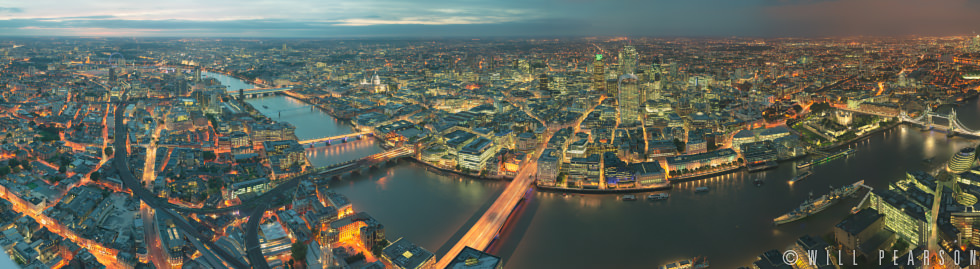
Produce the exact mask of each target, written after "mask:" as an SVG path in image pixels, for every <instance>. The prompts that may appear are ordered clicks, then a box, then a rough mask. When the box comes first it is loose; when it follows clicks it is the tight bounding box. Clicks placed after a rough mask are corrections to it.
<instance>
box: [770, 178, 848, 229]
mask: <svg viewBox="0 0 980 269" xmlns="http://www.w3.org/2000/svg"><path fill="white" fill-rule="evenodd" d="M863 184H864V180H861V181H858V182H855V183H854V184H851V185H846V186H843V187H840V188H837V189H834V190H831V191H830V193H828V194H824V195H823V196H820V197H818V198H816V199H807V200H806V201H803V203H802V204H800V206H799V207H797V208H796V209H793V211H790V212H789V213H786V214H783V215H782V216H779V217H777V218H775V219H773V220H772V222H773V224H774V225H780V224H785V223H790V222H794V221H797V220H800V219H803V218H806V217H809V216H810V215H814V214H817V213H820V212H821V211H823V210H824V209H827V208H828V207H830V206H831V205H834V204H836V203H837V202H839V201H840V200H841V199H844V197H847V196H850V195H852V194H854V193H855V192H857V190H858V188H859V187H860V186H861V185H863Z"/></svg>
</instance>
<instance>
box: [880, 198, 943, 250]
mask: <svg viewBox="0 0 980 269" xmlns="http://www.w3.org/2000/svg"><path fill="white" fill-rule="evenodd" d="M910 190H912V189H910ZM916 190H917V189H914V190H912V191H913V192H915V194H914V196H913V197H912V198H921V199H920V200H922V201H926V203H929V202H932V199H933V196H932V195H931V194H927V193H925V192H920V191H916ZM904 193H905V191H902V190H900V189H892V190H878V189H876V190H874V191H872V192H871V195H870V196H868V204H869V205H870V206H869V207H870V208H872V209H874V210H877V211H878V212H879V213H881V214H884V215H885V220H884V226H885V228H887V229H888V230H890V231H893V232H895V234H897V235H898V236H899V237H901V238H902V239H903V240H906V241H907V242H910V243H912V245H914V246H919V245H921V244H925V243H926V242H928V238H929V233H930V229H931V227H932V225H931V224H932V220H931V218H929V216H931V215H932V213H931V211H932V210H931V208H927V207H925V206H923V205H922V204H921V203H920V202H917V201H915V200H912V199H909V198H910V197H908V196H906V194H904Z"/></svg>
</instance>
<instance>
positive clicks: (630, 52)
mask: <svg viewBox="0 0 980 269" xmlns="http://www.w3.org/2000/svg"><path fill="white" fill-rule="evenodd" d="M639 57H640V55H639V54H638V53H637V52H636V48H634V47H633V46H626V47H624V48H623V50H621V51H619V74H620V75H625V74H636V61H637V59H638V58H639Z"/></svg>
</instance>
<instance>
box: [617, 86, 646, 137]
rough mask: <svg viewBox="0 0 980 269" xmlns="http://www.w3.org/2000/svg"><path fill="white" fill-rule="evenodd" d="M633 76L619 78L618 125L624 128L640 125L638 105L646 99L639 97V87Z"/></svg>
mask: <svg viewBox="0 0 980 269" xmlns="http://www.w3.org/2000/svg"><path fill="white" fill-rule="evenodd" d="M637 80H638V79H637V78H636V76H635V75H633V74H625V75H622V76H620V77H619V83H618V84H617V85H618V88H619V98H618V100H617V101H618V102H619V125H620V126H624V127H633V126H637V125H639V123H640V103H642V102H643V101H644V100H646V98H641V97H640V95H641V94H640V87H639V86H638V85H637Z"/></svg>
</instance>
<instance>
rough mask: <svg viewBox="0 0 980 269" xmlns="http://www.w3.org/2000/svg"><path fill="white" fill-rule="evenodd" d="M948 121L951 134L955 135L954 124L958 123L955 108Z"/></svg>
mask: <svg viewBox="0 0 980 269" xmlns="http://www.w3.org/2000/svg"><path fill="white" fill-rule="evenodd" d="M948 120H949V134H953V132H954V131H955V128H956V124H954V123H955V122H956V109H955V108H954V109H952V110H951V111H950V112H949V118H948Z"/></svg>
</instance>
